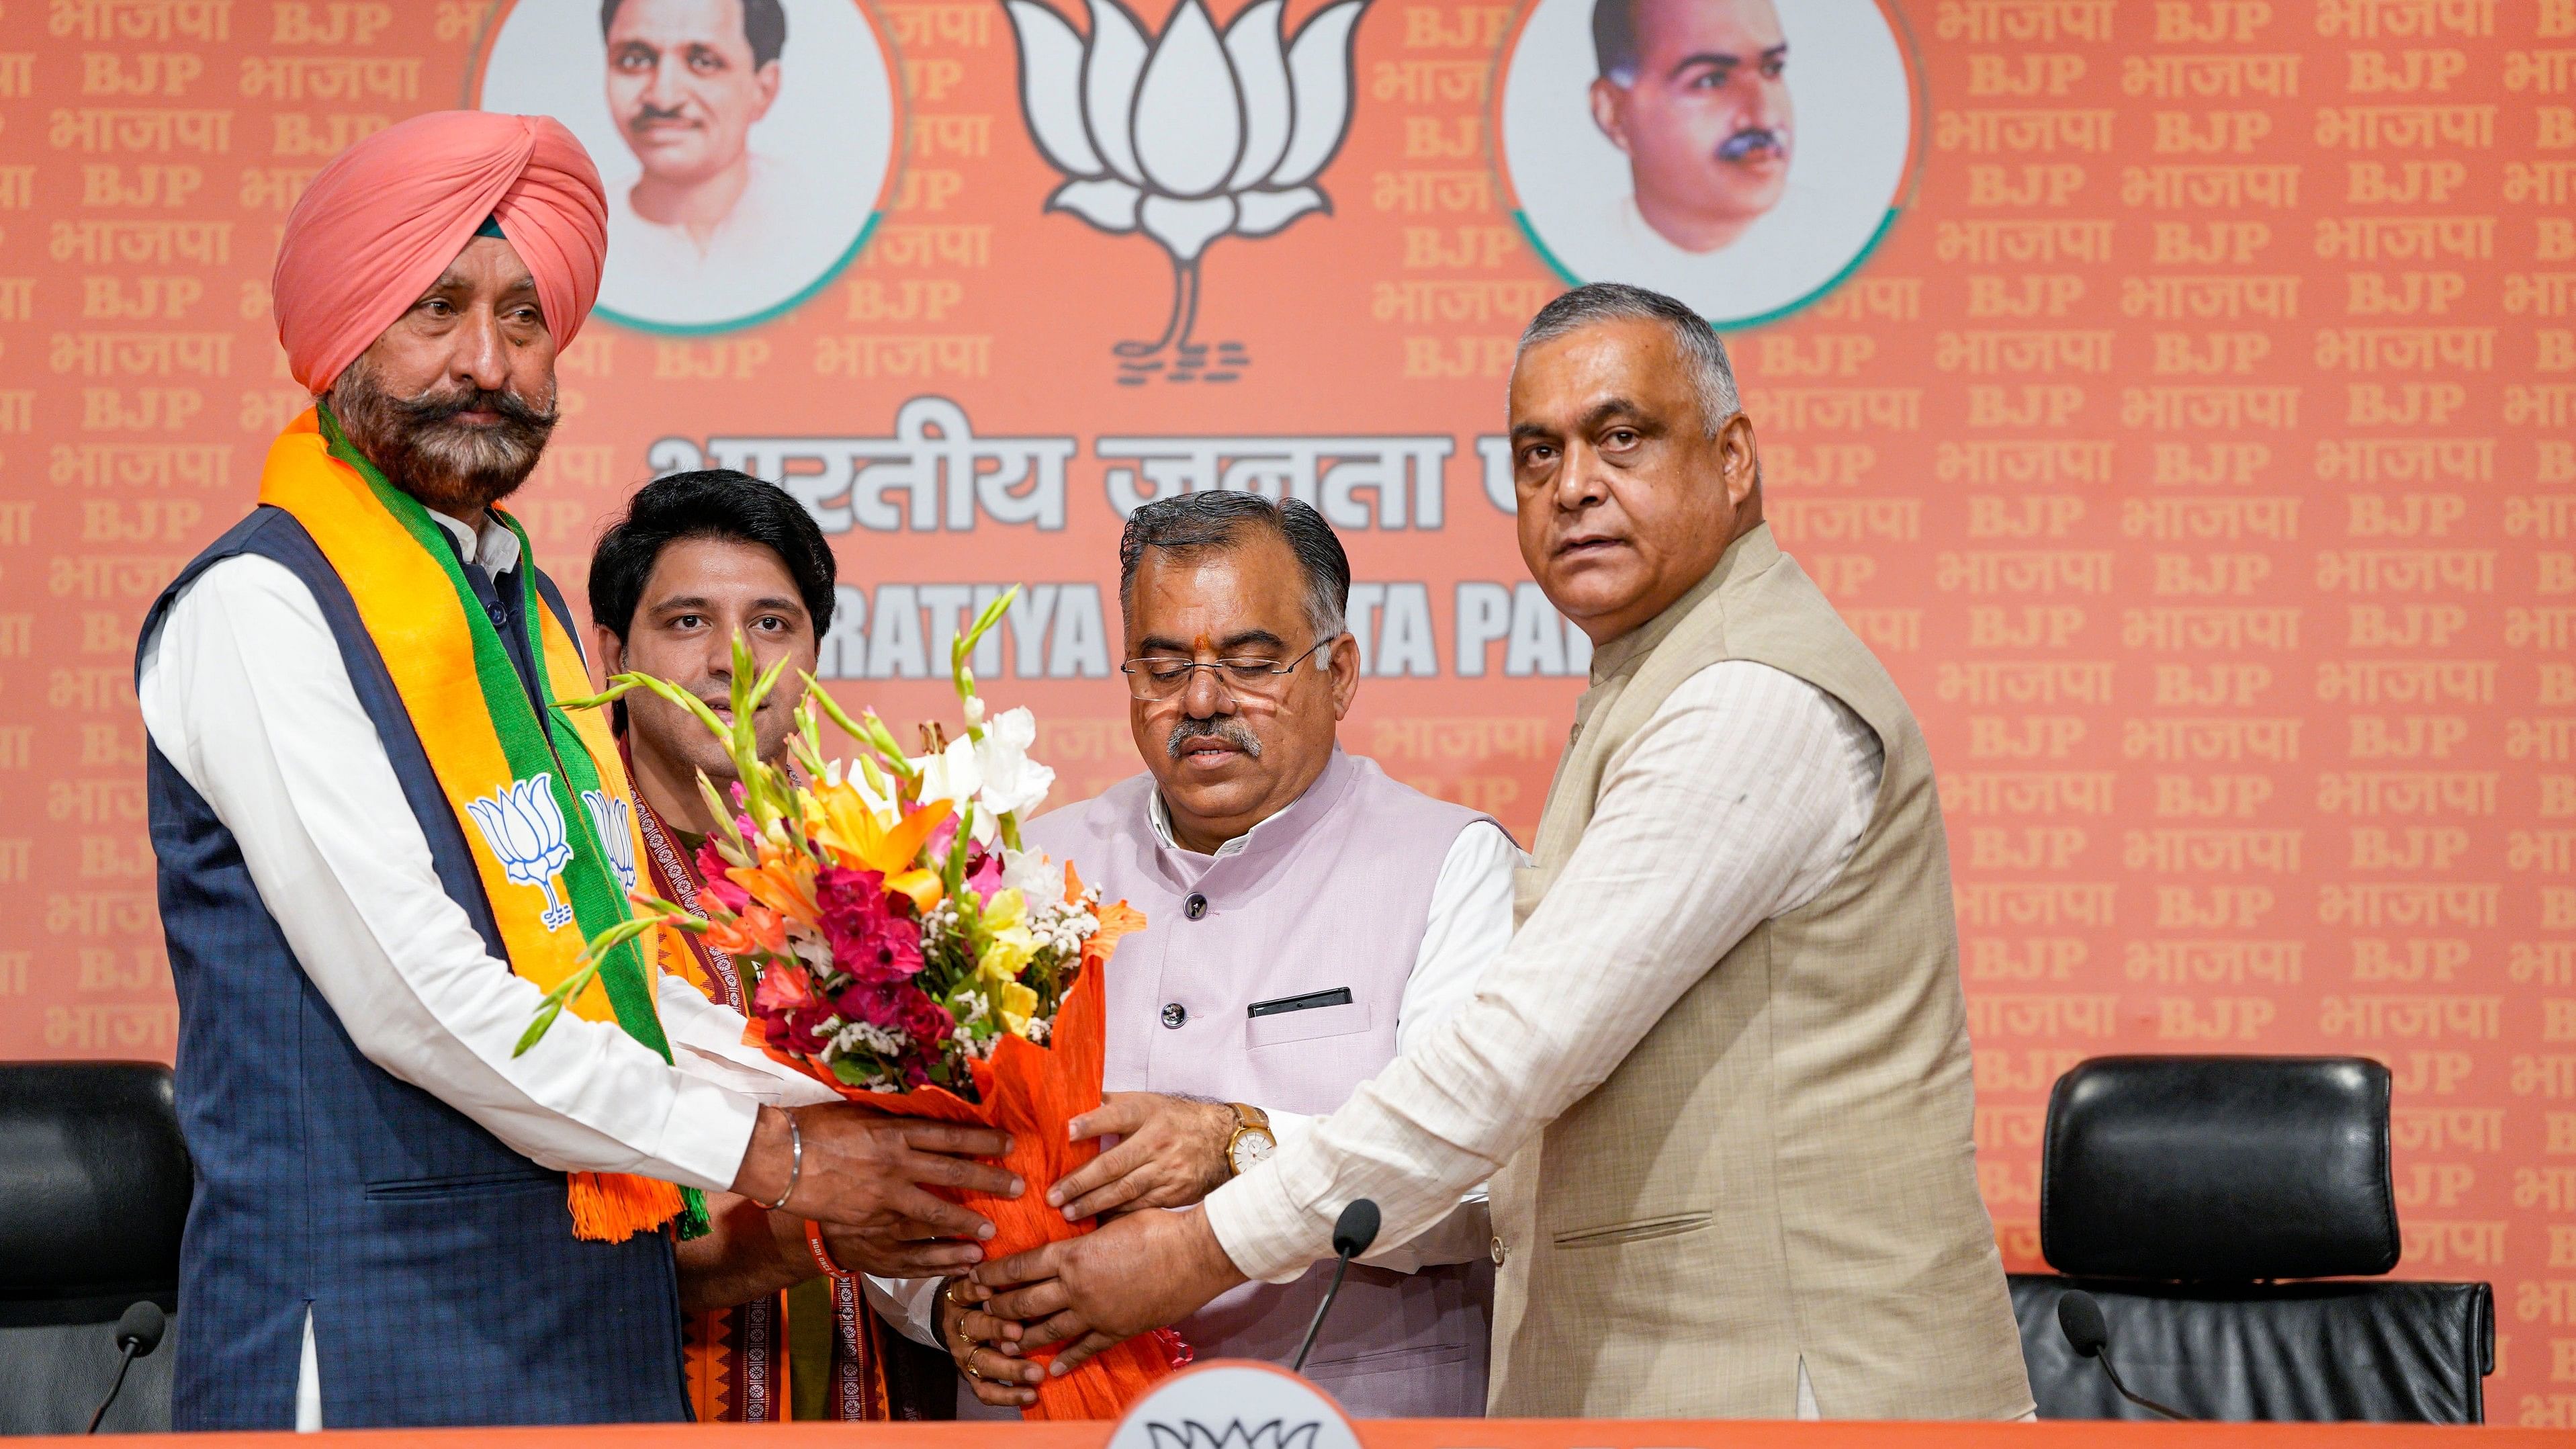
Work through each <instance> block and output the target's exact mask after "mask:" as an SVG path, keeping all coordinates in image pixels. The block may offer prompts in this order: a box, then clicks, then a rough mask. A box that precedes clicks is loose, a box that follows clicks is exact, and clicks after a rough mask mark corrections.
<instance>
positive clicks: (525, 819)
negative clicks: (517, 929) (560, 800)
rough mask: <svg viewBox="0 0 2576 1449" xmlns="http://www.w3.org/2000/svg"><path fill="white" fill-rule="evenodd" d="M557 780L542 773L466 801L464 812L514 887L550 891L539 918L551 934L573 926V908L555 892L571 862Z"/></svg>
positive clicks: (570, 850)
mask: <svg viewBox="0 0 2576 1449" xmlns="http://www.w3.org/2000/svg"><path fill="white" fill-rule="evenodd" d="M554 778H555V777H554V776H553V775H552V774H543V775H535V776H532V777H530V778H528V779H525V780H513V781H511V782H510V783H509V784H508V785H507V786H506V787H504V788H502V789H499V790H495V791H493V792H492V793H491V794H489V795H485V796H483V797H481V798H479V799H474V800H468V801H466V802H465V812H466V813H467V814H469V815H471V816H473V817H474V825H475V828H476V829H478V830H480V831H482V832H483V843H484V844H486V845H489V846H491V847H492V854H493V855H495V856H497V857H499V859H500V861H501V873H502V875H503V876H504V877H505V878H506V879H508V881H509V882H510V884H512V885H524V886H535V887H536V888H537V889H539V890H541V891H544V892H545V893H546V909H545V912H544V913H543V914H542V915H540V916H538V917H537V919H538V920H539V921H542V922H543V923H544V924H545V928H546V929H547V930H549V931H556V930H561V929H562V928H564V927H565V926H568V925H571V924H572V907H571V906H569V905H567V904H565V902H564V899H563V897H561V896H559V895H557V894H555V880H556V878H557V877H558V876H561V875H562V874H563V871H564V867H565V866H568V865H570V864H572V842H571V840H570V839H568V838H567V837H566V835H565V832H564V818H563V811H562V809H561V808H560V807H558V806H557V805H556V804H555V791H554Z"/></svg>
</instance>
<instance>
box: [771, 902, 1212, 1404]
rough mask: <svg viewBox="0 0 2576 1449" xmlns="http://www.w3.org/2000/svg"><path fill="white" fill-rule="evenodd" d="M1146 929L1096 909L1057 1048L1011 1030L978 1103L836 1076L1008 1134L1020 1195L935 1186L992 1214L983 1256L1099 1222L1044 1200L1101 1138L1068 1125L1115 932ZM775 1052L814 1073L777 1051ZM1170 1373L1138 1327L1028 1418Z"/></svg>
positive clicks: (859, 1092) (1076, 1106)
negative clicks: (1071, 1215)
mask: <svg viewBox="0 0 2576 1449" xmlns="http://www.w3.org/2000/svg"><path fill="white" fill-rule="evenodd" d="M1144 924H1145V917H1144V915H1143V914H1142V913H1141V912H1138V911H1136V910H1134V909H1132V908H1130V907H1129V906H1128V905H1127V903H1126V902H1124V901H1121V902H1119V903H1118V904H1116V905H1114V906H1104V907H1102V908H1101V911H1100V929H1099V931H1098V932H1097V933H1095V934H1094V935H1093V936H1092V938H1091V939H1090V940H1089V941H1087V942H1085V943H1083V948H1082V969H1081V973H1080V974H1079V975H1078V976H1076V977H1075V979H1074V983H1073V988H1072V989H1071V990H1069V991H1067V992H1066V993H1065V996H1064V1002H1063V1004H1062V1006H1061V1007H1060V1008H1059V1009H1058V1010H1057V1012H1056V1018H1055V1030H1054V1032H1053V1034H1052V1040H1051V1043H1050V1045H1047V1046H1043V1047H1041V1046H1032V1045H1030V1044H1029V1043H1028V1042H1025V1041H1022V1040H1020V1039H1019V1038H1018V1037H1004V1038H1003V1039H1002V1041H1001V1043H1000V1045H999V1046H997V1047H995V1048H994V1051H993V1057H992V1060H991V1061H988V1062H978V1063H976V1064H975V1068H974V1070H975V1089H976V1091H977V1093H978V1094H979V1095H981V1096H982V1097H983V1100H982V1101H981V1102H969V1101H966V1100H965V1099H963V1098H961V1097H959V1096H957V1095H955V1094H954V1093H951V1092H948V1091H944V1090H942V1089H940V1088H937V1087H929V1088H924V1089H923V1090H921V1091H917V1092H870V1091H865V1090H863V1089H860V1088H856V1087H850V1086H847V1085H844V1084H842V1083H840V1082H837V1081H833V1082H832V1085H833V1086H834V1087H836V1088H838V1089H839V1090H840V1092H841V1094H842V1095H843V1096H846V1097H848V1098H849V1099H850V1100H852V1101H854V1102H857V1103H860V1104H861V1105H863V1106H866V1107H870V1108H873V1109H875V1110H877V1111H880V1112H884V1113H887V1114H888V1115H891V1116H897V1117H927V1118H930V1119H933V1120H935V1121H941V1122H972V1123H975V1124H977V1125H979V1126H985V1127H994V1128H999V1129H1000V1130H1002V1131H1005V1132H1008V1133H1010V1134H1011V1155H1010V1156H1009V1157H1007V1158H1004V1159H1003V1165H1004V1166H1006V1167H1008V1168H1010V1170H1011V1171H1013V1172H1015V1173H1018V1174H1019V1176H1020V1180H1021V1181H1022V1182H1023V1183H1024V1184H1026V1186H1025V1187H1024V1188H1023V1190H1022V1192H1021V1194H1020V1196H1019V1197H1017V1198H1001V1197H988V1196H986V1195H985V1194H982V1193H975V1192H948V1191H947V1190H946V1189H933V1191H938V1192H942V1193H943V1194H945V1195H947V1196H951V1197H954V1198H956V1199H957V1200H958V1201H959V1202H962V1203H964V1204H965V1205H966V1206H968V1207H970V1208H973V1209H974V1210H975V1211H977V1212H979V1213H982V1214H983V1215H984V1216H985V1217H988V1218H990V1219H992V1221H993V1240H992V1241H991V1242H990V1243H988V1244H986V1245H985V1256H986V1259H987V1260H988V1261H989V1260H991V1259H995V1258H1001V1257H1007V1256H1008V1255H1010V1254H1012V1253H1019V1252H1026V1251H1027V1250H1029V1249H1031V1248H1037V1247H1043V1246H1045V1245H1046V1244H1048V1243H1052V1242H1057V1241H1060V1240H1062V1239H1065V1238H1070V1237H1074V1236H1076V1235H1078V1234H1081V1233H1087V1232H1089V1231H1091V1229H1092V1228H1093V1227H1095V1226H1097V1223H1096V1222H1095V1221H1093V1220H1090V1219H1086V1220H1084V1221H1082V1222H1079V1223H1070V1222H1067V1221H1065V1218H1064V1214H1063V1213H1062V1212H1060V1211H1058V1210H1057V1209H1055V1208H1051V1207H1049V1206H1047V1202H1046V1192H1047V1189H1048V1188H1049V1187H1052V1186H1053V1185H1054V1184H1055V1182H1056V1180H1057V1179H1059V1178H1061V1177H1063V1176H1065V1175H1066V1174H1067V1173H1070V1172H1072V1171H1073V1170H1074V1169H1075V1168H1077V1167H1080V1166H1081V1165H1082V1164H1084V1163H1086V1162H1089V1161H1090V1160H1091V1159H1092V1158H1093V1157H1095V1156H1097V1155H1098V1154H1099V1151H1100V1148H1099V1146H1098V1144H1097V1143H1096V1142H1074V1141H1071V1140H1069V1139H1068V1138H1067V1137H1066V1135H1065V1124H1067V1123H1068V1122H1071V1121H1072V1120H1073V1119H1074V1118H1076V1117H1079V1116H1081V1115H1082V1114H1083V1113H1085V1112H1088V1111H1090V1110H1091V1109H1092V1108H1094V1107H1097V1106H1099V1105H1100V1081H1101V1068H1102V1065H1103V1060H1104V1053H1105V1051H1106V1048H1107V1041H1108V1030H1109V1023H1108V1017H1107V1014H1106V1010H1105V1008H1104V1007H1103V1006H1102V1004H1101V1002H1102V993H1101V990H1100V973H1101V971H1102V969H1103V968H1104V967H1106V966H1107V965H1108V962H1109V956H1110V953H1111V952H1113V951H1115V950H1116V949H1117V946H1118V938H1119V937H1120V936H1123V935H1125V934H1126V933H1127V932H1129V931H1131V930H1135V929H1138V928H1140V927H1142V926H1143V925H1144ZM754 1030H755V1031H757V1028H754ZM770 1055H772V1056H774V1057H777V1058H779V1059H780V1060H782V1061H789V1062H795V1064H796V1065H798V1066H799V1067H802V1068H804V1069H805V1070H806V1071H808V1072H811V1071H812V1070H813V1068H812V1067H811V1066H809V1065H807V1064H806V1063H803V1062H801V1061H797V1060H796V1059H795V1058H794V1057H791V1056H788V1055H786V1054H784V1053H781V1052H778V1051H776V1050H774V1049H772V1050H771V1051H770ZM825 1080H827V1081H828V1080H830V1079H829V1078H826V1079H825ZM1054 1356H1055V1355H1054V1351H1053V1350H1041V1351H1040V1352H1038V1353H1036V1354H1034V1355H1032V1357H1034V1358H1036V1359H1038V1360H1039V1361H1041V1362H1043V1361H1045V1360H1047V1359H1051V1358H1053V1357H1054ZM1171 1371H1172V1364H1171V1362H1170V1359H1169V1358H1168V1357H1167V1355H1166V1351H1165V1349H1164V1347H1163V1345H1162V1344H1161V1343H1159V1342H1157V1341H1156V1340H1155V1338H1154V1336H1153V1335H1151V1334H1140V1335H1138V1336H1137V1337H1135V1338H1131V1339H1129V1340H1127V1341H1126V1342H1125V1343H1122V1344H1120V1345H1118V1346H1117V1347H1116V1348H1113V1349H1111V1350H1109V1351H1108V1352H1106V1353H1103V1354H1100V1355H1099V1356H1097V1357H1095V1358H1093V1359H1092V1360H1091V1361H1090V1362H1089V1363H1086V1364H1084V1365H1083V1366H1082V1367H1081V1368H1079V1369H1077V1370H1075V1371H1074V1372H1072V1373H1070V1374H1067V1375H1065V1376H1064V1377H1063V1378H1060V1379H1059V1378H1050V1379H1048V1380H1047V1381H1046V1382H1045V1383H1044V1384H1042V1385H1040V1386H1039V1388H1038V1401H1037V1402H1036V1403H1035V1404H1032V1405H1030V1406H1029V1407H1028V1408H1026V1409H1024V1410H1022V1411H1021V1413H1022V1414H1023V1415H1024V1416H1025V1417H1027V1418H1031V1419H1114V1418H1116V1417H1118V1415H1119V1414H1121V1413H1123V1412H1125V1410H1126V1408H1127V1406H1128V1405H1129V1404H1131V1403H1134V1402H1135V1401H1136V1400H1137V1398H1139V1397H1140V1396H1142V1395H1143V1394H1144V1392H1145V1390H1146V1389H1147V1388H1149V1387H1151V1386H1152V1385H1153V1383H1154V1381H1155V1380H1157V1379H1159V1378H1162V1377H1163V1376H1165V1375H1167V1374H1169V1373H1170V1372H1171Z"/></svg>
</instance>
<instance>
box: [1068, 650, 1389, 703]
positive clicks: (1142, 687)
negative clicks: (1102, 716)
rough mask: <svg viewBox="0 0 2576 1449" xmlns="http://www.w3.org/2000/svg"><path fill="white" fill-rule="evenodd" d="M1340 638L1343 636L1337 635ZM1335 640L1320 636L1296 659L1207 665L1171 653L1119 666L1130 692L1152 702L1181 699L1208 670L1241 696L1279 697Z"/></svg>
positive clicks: (1215, 661) (1211, 662) (1225, 661)
mask: <svg viewBox="0 0 2576 1449" xmlns="http://www.w3.org/2000/svg"><path fill="white" fill-rule="evenodd" d="M1336 637H1339V636H1336ZM1332 645H1333V641H1332V640H1331V639H1318V640H1316V641H1315V642H1314V643H1312V644H1310V645H1308V646H1307V647H1306V648H1305V650H1304V651H1303V652H1301V653H1300V654H1298V656H1297V657H1296V658H1294V659H1288V660H1279V659H1211V660H1209V661H1208V662H1207V663H1205V664H1200V663H1197V662H1195V661H1193V660H1188V659H1177V658H1173V657H1171V656H1169V655H1148V656H1147V657H1145V658H1142V659H1130V660H1128V661H1127V662H1126V663H1124V664H1121V665H1119V666H1118V670H1119V672H1120V673H1122V674H1124V675H1126V676H1127V692H1128V693H1129V694H1130V695H1133V696H1134V697H1136V698H1138V699H1141V700H1144V701H1145V702H1146V703H1148V704H1159V703H1162V702H1163V701H1166V700H1172V699H1178V698H1179V697H1180V696H1181V695H1182V694H1184V693H1186V692H1187V691H1188V690H1189V687H1190V679H1191V677H1192V676H1193V675H1195V674H1197V673H1198V671H1200V670H1202V669H1204V670H1207V671H1208V672H1209V673H1210V674H1212V675H1214V676H1215V678H1216V682H1217V685H1218V687H1220V688H1222V689H1226V690H1228V691H1231V692H1232V693H1233V694H1234V695H1235V697H1236V698H1238V699H1260V700H1276V699H1277V698H1279V696H1280V695H1282V694H1284V693H1286V692H1287V690H1288V676H1290V675H1292V674H1294V673H1296V672H1297V666H1298V665H1300V664H1303V663H1305V662H1306V660H1307V658H1308V657H1309V656H1311V655H1312V654H1314V652H1315V651H1316V650H1318V649H1329V648H1331V647H1332Z"/></svg>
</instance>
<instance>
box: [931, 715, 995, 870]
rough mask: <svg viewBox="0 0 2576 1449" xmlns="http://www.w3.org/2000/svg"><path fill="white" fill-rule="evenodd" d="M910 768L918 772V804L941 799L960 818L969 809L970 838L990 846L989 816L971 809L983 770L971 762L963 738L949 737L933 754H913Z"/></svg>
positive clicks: (971, 753)
mask: <svg viewBox="0 0 2576 1449" xmlns="http://www.w3.org/2000/svg"><path fill="white" fill-rule="evenodd" d="M912 767H913V769H915V770H917V771H919V772H920V775H921V803H922V804H924V805H927V804H929V803H931V802H932V801H934V800H945V801H947V802H948V803H949V804H950V805H952V806H954V807H955V808H956V814H957V816H958V818H959V819H960V820H963V819H964V818H965V817H966V815H967V814H968V813H969V812H970V811H971V812H972V813H973V815H974V816H975V830H974V835H973V838H974V839H975V840H976V841H978V842H979V843H982V844H986V845H990V844H991V843H992V840H993V835H994V824H993V821H992V818H991V817H990V816H989V815H988V814H987V813H986V812H984V811H982V810H977V809H974V806H975V804H976V797H977V796H979V795H980V794H982V793H983V789H984V770H983V767H982V766H981V765H979V764H977V763H976V761H975V746H974V744H973V743H972V742H970V741H968V740H967V739H965V738H964V737H962V736H961V737H959V738H957V739H953V740H950V741H949V742H948V748H946V749H944V750H942V751H940V752H939V753H938V754H935V755H919V756H915V757H914V759H913V762H912Z"/></svg>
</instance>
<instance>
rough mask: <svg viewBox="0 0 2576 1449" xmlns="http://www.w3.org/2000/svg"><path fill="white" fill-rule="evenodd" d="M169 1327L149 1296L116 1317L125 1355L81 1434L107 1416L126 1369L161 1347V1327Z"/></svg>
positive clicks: (118, 1338) (91, 1431) (118, 1342)
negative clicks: (108, 1407) (104, 1395)
mask: <svg viewBox="0 0 2576 1449" xmlns="http://www.w3.org/2000/svg"><path fill="white" fill-rule="evenodd" d="M169 1326H170V1320H169V1319H168V1318H166V1317H164V1316H163V1315H162V1313H161V1305H159V1304H157V1303H154V1302H153V1301H152V1300H151V1299H149V1298H147V1299H145V1300H143V1301H142V1302H140V1303H137V1304H135V1305H133V1306H132V1307H130V1308H128V1309H126V1310H125V1316H124V1317H122V1318H119V1319H118V1320H116V1346H117V1347H118V1348H121V1349H123V1350H125V1356H124V1357H123V1358H120V1359H118V1360H117V1361H116V1382H114V1383H112V1384H109V1385H108V1386H107V1397H106V1398H104V1399H101V1400H99V1401H98V1412H97V1413H94V1414H92V1415H90V1416H89V1427H88V1428H86V1429H83V1430H82V1431H81V1432H82V1433H84V1434H95V1433H97V1432H98V1421H99V1420H101V1419H104V1418H106V1417H107V1406H108V1405H110V1404H113V1403H115V1402H116V1396H117V1394H118V1392H120V1391H121V1390H123V1389H124V1387H125V1371H126V1370H127V1369H129V1368H132V1367H133V1366H134V1361H135V1360H136V1359H138V1358H149V1357H151V1354H152V1350H154V1349H156V1348H159V1347H160V1346H161V1334H162V1332H163V1330H165V1329H167V1328H168V1327H169Z"/></svg>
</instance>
